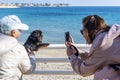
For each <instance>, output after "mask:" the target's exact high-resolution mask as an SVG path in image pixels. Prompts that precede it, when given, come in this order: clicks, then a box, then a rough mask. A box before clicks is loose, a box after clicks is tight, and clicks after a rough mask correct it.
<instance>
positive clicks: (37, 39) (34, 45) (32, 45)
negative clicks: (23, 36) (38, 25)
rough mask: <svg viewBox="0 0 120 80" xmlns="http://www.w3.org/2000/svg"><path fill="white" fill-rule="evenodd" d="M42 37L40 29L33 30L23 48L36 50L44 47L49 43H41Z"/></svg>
mask: <svg viewBox="0 0 120 80" xmlns="http://www.w3.org/2000/svg"><path fill="white" fill-rule="evenodd" d="M42 39H43V35H42V31H41V30H34V31H33V32H32V33H31V34H30V36H29V37H28V39H27V40H26V42H25V44H24V46H25V48H29V49H30V50H31V51H38V50H39V49H40V48H46V47H47V46H48V45H49V43H42Z"/></svg>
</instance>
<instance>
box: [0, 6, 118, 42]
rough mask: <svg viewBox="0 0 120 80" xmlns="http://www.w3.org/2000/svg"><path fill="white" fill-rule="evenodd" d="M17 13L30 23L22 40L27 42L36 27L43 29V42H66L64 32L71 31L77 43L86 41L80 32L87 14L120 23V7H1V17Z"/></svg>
mask: <svg viewBox="0 0 120 80" xmlns="http://www.w3.org/2000/svg"><path fill="white" fill-rule="evenodd" d="M10 14H15V15H17V16H19V18H20V19H21V20H22V22H24V23H26V24H28V25H29V27H30V29H29V30H28V31H23V32H22V35H21V37H20V38H19V41H20V42H25V40H26V39H27V37H28V36H29V34H30V33H31V32H32V31H33V30H36V29H40V30H42V31H43V42H49V43H52V44H63V43H64V32H65V31H70V33H71V34H72V36H73V38H74V41H75V43H86V42H85V40H84V38H83V36H82V35H81V34H80V29H82V23H81V22H82V19H83V17H85V16H88V15H93V14H97V15H99V16H101V17H103V18H104V19H105V21H106V23H107V24H109V25H112V24H114V23H117V24H120V7H89V6H88V7H39V8H32V7H29V8H10V9H9V8H5V9H0V17H3V16H6V15H10Z"/></svg>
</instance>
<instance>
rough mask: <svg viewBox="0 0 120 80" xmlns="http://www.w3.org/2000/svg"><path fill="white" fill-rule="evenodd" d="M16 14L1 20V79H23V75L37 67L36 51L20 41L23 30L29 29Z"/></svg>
mask: <svg viewBox="0 0 120 80" xmlns="http://www.w3.org/2000/svg"><path fill="white" fill-rule="evenodd" d="M28 28H29V27H28V26H27V25H26V24H23V23H22V22H21V21H20V19H19V18H18V17H17V16H16V15H8V16H5V17H3V18H1V20H0V30H1V33H0V80H22V75H23V74H25V73H26V74H27V73H32V72H33V71H34V70H35V68H36V64H35V56H34V52H31V51H29V50H28V52H27V51H26V49H25V48H24V46H22V45H21V44H19V43H18V41H17V39H18V38H19V37H20V35H21V30H28Z"/></svg>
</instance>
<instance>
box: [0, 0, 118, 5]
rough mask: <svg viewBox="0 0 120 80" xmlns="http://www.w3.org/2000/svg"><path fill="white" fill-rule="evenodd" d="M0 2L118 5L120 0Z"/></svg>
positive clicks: (6, 0)
mask: <svg viewBox="0 0 120 80" xmlns="http://www.w3.org/2000/svg"><path fill="white" fill-rule="evenodd" d="M0 2H1V3H51V4H54V3H68V4H70V5H72V6H120V0H0Z"/></svg>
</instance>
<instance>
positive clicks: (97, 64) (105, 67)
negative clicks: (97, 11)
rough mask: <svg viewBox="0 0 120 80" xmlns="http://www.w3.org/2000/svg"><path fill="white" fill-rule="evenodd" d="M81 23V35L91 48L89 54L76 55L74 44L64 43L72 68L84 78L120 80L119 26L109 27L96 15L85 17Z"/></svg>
mask: <svg viewBox="0 0 120 80" xmlns="http://www.w3.org/2000/svg"><path fill="white" fill-rule="evenodd" d="M82 23H83V29H82V30H81V33H82V35H83V36H84V38H85V40H86V42H87V44H91V48H90V51H89V53H87V52H85V53H80V52H79V53H77V52H76V51H77V50H76V48H75V46H74V43H73V42H66V46H67V56H68V57H69V60H70V62H71V66H72V68H73V69H74V71H75V72H76V73H78V74H80V75H82V76H84V77H85V76H90V75H93V74H94V80H120V74H119V71H120V70H119V68H120V67H119V64H120V36H119V35H120V25H118V24H114V25H112V26H111V27H109V26H107V25H106V24H105V21H104V19H103V18H101V17H100V16H98V15H90V16H87V17H85V18H84V19H83V21H82ZM71 38H72V37H71ZM76 54H80V58H79V56H77V55H76Z"/></svg>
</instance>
